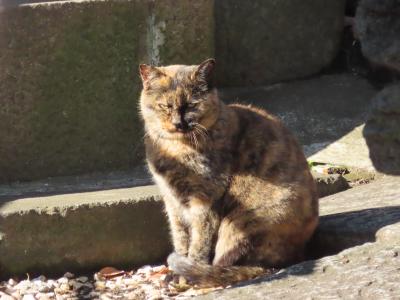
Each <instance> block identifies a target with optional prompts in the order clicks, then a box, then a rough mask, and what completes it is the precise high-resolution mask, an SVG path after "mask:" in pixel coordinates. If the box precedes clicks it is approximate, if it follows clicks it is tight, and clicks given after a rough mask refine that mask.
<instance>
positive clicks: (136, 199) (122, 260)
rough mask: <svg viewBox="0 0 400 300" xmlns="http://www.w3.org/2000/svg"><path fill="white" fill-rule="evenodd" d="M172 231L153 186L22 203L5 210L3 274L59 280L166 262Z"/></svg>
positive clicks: (0, 254)
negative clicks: (104, 269) (67, 272)
mask: <svg viewBox="0 0 400 300" xmlns="http://www.w3.org/2000/svg"><path fill="white" fill-rule="evenodd" d="M168 236H169V233H168V226H167V222H166V218H165V214H164V213H163V206H162V202H161V201H160V197H159V194H158V191H157V189H156V188H155V187H154V186H145V187H135V188H126V189H114V190H108V191H100V192H87V193H79V194H64V195H56V196H48V197H37V198H28V199H18V200H14V201H9V202H3V203H2V205H1V206H0V237H1V238H0V274H1V276H2V277H3V276H9V275H17V274H25V273H27V272H28V273H31V275H34V274H38V273H44V274H60V273H63V272H65V270H70V271H71V272H82V271H90V270H96V269H98V268H101V267H104V266H107V265H112V266H115V267H128V268H134V267H137V266H141V265H144V264H148V263H157V262H162V261H163V259H164V258H165V257H166V255H167V254H168V253H169V252H170V244H169V238H168Z"/></svg>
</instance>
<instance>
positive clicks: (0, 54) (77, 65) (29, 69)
mask: <svg viewBox="0 0 400 300" xmlns="http://www.w3.org/2000/svg"><path fill="white" fill-rule="evenodd" d="M172 6H173V7H174V9H173V10H171V7H172ZM212 9H213V1H211V0H200V1H196V3H193V4H192V3H191V2H188V1H185V0H182V1H172V0H169V1H155V2H154V1H140V0H132V1H125V0H124V1H83V2H52V3H47V4H46V3H45V4H30V5H24V6H19V7H10V8H6V9H4V10H3V11H2V12H1V15H0V70H1V72H0V136H1V139H0V182H1V181H3V182H4V181H13V180H30V179H35V178H44V177H47V176H57V175H67V174H76V173H86V172H91V171H101V170H113V169H126V168H130V167H132V166H134V165H136V164H137V163H138V162H142V160H143V151H142V144H143V143H142V142H141V139H142V135H143V131H142V124H141V123H142V122H141V121H140V120H139V116H138V110H137V107H138V105H137V100H138V94H139V92H140V89H141V83H140V79H139V76H138V72H137V66H138V64H139V63H142V62H153V63H160V64H169V63H177V62H185V63H189V64H190V63H197V62H199V61H201V60H203V59H204V57H208V56H212V55H213V51H214V46H213V32H214V31H213V14H212Z"/></svg>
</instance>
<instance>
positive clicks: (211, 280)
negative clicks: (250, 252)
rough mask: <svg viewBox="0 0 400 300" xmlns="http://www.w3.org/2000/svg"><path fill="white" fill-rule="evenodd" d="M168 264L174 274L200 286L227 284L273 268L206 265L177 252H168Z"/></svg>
mask: <svg viewBox="0 0 400 300" xmlns="http://www.w3.org/2000/svg"><path fill="white" fill-rule="evenodd" d="M168 266H169V268H170V269H171V270H172V271H173V272H174V273H175V274H177V275H181V276H183V277H185V278H186V279H187V280H189V281H190V282H192V283H194V284H197V285H200V286H227V285H231V284H234V283H237V282H240V281H244V280H249V279H253V278H255V277H258V276H260V275H270V274H272V273H273V272H274V270H273V269H265V268H262V267H251V266H227V267H222V266H214V265H208V264H204V263H199V262H196V261H193V260H192V259H190V258H187V257H185V256H182V255H179V254H177V253H172V254H170V256H169V257H168Z"/></svg>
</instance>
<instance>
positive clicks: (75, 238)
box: [0, 178, 400, 276]
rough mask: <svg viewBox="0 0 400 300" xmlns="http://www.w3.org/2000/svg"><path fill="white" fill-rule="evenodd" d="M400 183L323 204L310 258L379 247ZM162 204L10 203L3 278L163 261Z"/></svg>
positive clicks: (1, 258)
mask: <svg viewBox="0 0 400 300" xmlns="http://www.w3.org/2000/svg"><path fill="white" fill-rule="evenodd" d="M399 181H400V180H399V179H398V178H397V179H396V178H383V179H381V180H378V181H376V182H374V183H371V184H369V185H366V186H360V187H356V188H353V189H351V190H348V191H345V192H342V193H338V194H335V195H332V196H329V197H325V198H322V199H321V201H320V203H321V205H320V206H321V215H322V217H321V222H320V227H319V229H318V232H317V234H316V237H315V238H314V240H313V243H312V244H311V245H312V248H313V250H314V252H313V253H311V254H310V255H314V256H322V255H327V254H330V253H331V252H332V251H340V250H342V249H344V248H347V247H351V246H355V245H359V244H362V243H365V242H369V241H374V239H375V234H376V232H377V230H378V229H379V228H381V227H383V226H385V225H388V224H392V223H393V222H394V221H393V218H395V219H396V220H398V219H400V216H399V210H398V209H397V210H396V207H393V206H395V205H398V206H397V207H399V206H400V203H399V201H400V197H398V193H393V190H394V188H395V187H396V186H398V184H399ZM381 189H382V190H381ZM364 191H368V192H364ZM365 194H367V195H368V197H370V198H371V197H372V198H371V199H372V200H370V201H368V200H366V198H367V197H366V196H365ZM379 197H380V198H379ZM346 199H347V200H346ZM349 199H351V200H349ZM377 199H381V200H380V201H377ZM160 200H161V196H160V194H159V192H158V189H157V188H156V187H155V186H142V187H134V188H122V189H110V190H103V191H95V192H82V193H69V194H60V195H54V196H41V197H30V198H24V197H20V198H19V199H16V200H10V201H6V200H4V199H3V201H2V202H0V273H1V274H2V275H1V276H8V275H15V274H24V273H26V272H33V273H32V274H35V273H36V272H37V273H45V274H60V273H62V272H64V271H65V270H69V271H72V272H82V271H90V270H93V269H98V268H100V267H104V266H105V265H112V266H116V267H123V268H128V269H129V268H134V267H135V266H140V265H144V264H149V263H159V262H162V261H163V259H164V258H165V257H166V255H167V254H168V253H169V251H170V249H171V248H170V243H169V233H168V224H167V220H166V217H165V214H164V213H163V205H162V202H161V201H160ZM382 206H383V208H382ZM367 221H368V222H367ZM364 223H365V224H364ZM360 233H362V234H360ZM392 235H393V234H392ZM381 236H382V237H387V236H391V232H390V231H388V232H381Z"/></svg>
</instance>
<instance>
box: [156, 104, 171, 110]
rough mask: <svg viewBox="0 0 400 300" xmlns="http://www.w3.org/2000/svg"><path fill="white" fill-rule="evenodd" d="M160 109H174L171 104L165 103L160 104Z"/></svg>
mask: <svg viewBox="0 0 400 300" xmlns="http://www.w3.org/2000/svg"><path fill="white" fill-rule="evenodd" d="M158 107H159V108H161V109H170V108H172V105H171V104H163V103H158Z"/></svg>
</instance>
